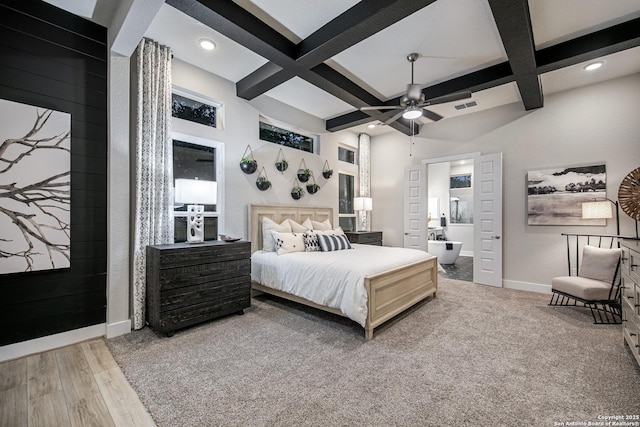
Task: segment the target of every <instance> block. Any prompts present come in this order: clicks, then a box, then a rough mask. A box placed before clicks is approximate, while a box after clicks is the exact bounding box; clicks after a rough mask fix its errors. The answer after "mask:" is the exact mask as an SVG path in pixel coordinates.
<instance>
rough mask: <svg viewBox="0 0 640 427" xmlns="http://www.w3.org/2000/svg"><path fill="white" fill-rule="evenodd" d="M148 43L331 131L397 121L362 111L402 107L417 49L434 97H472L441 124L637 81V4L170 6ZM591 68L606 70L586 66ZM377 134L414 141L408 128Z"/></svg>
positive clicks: (405, 1)
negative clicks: (207, 42) (623, 79)
mask: <svg viewBox="0 0 640 427" xmlns="http://www.w3.org/2000/svg"><path fill="white" fill-rule="evenodd" d="M52 1H53V0H52ZM56 1H58V2H61V1H62V2H63V1H70V0H56ZM101 2H103V0H98V4H100V3H101ZM156 10H157V8H156ZM153 13H155V11H154V12H153ZM145 35H146V36H148V37H151V38H153V39H155V40H157V41H159V42H160V43H163V44H166V45H168V46H170V47H171V48H172V50H173V53H174V56H175V57H177V58H180V59H181V60H184V61H186V62H189V63H192V64H194V65H196V66H198V67H200V68H203V69H205V70H207V71H210V72H212V73H214V74H217V75H219V76H221V77H224V78H226V79H228V80H230V81H232V82H234V83H235V84H236V92H237V95H238V96H239V97H241V98H244V99H247V100H251V99H255V98H257V97H270V98H273V99H276V100H278V101H280V102H283V103H285V104H288V105H291V106H293V107H295V108H298V109H300V110H302V111H305V112H307V113H309V114H312V115H314V116H317V117H319V118H321V119H324V120H325V122H326V128H327V130H329V131H336V130H340V129H347V128H350V129H354V130H356V131H360V130H361V129H362V126H364V125H366V124H379V123H380V122H381V121H385V120H386V119H387V118H388V117H389V116H390V115H392V114H394V113H395V112H391V113H390V112H389V111H388V110H380V111H379V110H372V111H366V112H363V111H360V110H359V108H361V107H366V106H372V105H373V106H375V105H388V106H397V105H399V103H400V99H401V97H402V95H403V94H404V93H405V92H406V89H407V84H408V83H410V82H411V77H412V76H411V65H410V63H409V62H408V61H407V55H408V54H410V53H413V52H415V53H419V54H420V58H419V59H418V60H417V61H416V62H415V64H414V76H413V77H414V81H415V82H416V83H419V84H420V86H421V87H422V88H423V89H422V90H423V93H424V94H425V97H426V98H427V99H431V98H434V97H438V96H442V95H446V94H450V93H455V92H459V91H471V92H472V98H471V99H465V100H463V101H457V102H451V103H446V104H439V105H434V106H430V107H428V108H429V109H430V110H431V111H433V112H435V113H437V114H439V115H440V116H442V117H443V118H444V120H446V119H447V118H448V117H452V116H456V115H461V114H470V113H473V112H477V111H481V110H483V109H487V108H493V107H496V106H500V105H504V104H508V103H513V102H518V103H520V104H521V105H522V108H523V109H526V110H532V109H537V108H544V96H545V95H548V94H550V93H553V92H557V91H562V90H567V89H570V88H574V87H578V86H582V85H588V84H592V83H595V82H598V81H603V80H608V79H611V78H616V77H620V76H624V75H629V74H634V73H638V72H640V47H639V46H640V2H639V1H638V0H615V1H602V0H529V1H526V0H437V1H436V0H361V1H356V0H321V1H320V0H307V1H299V0H237V1H229V0H228V1H224V0H166V1H165V3H164V4H163V5H162V6H161V7H160V9H159V11H158V12H157V14H156V15H155V18H154V19H153V21H152V23H151V25H150V26H149V27H148V29H147V30H146V32H145ZM202 38H208V39H211V40H212V41H214V43H215V44H216V49H214V50H213V51H204V50H202V49H201V48H200V47H199V46H198V41H199V40H200V39H202ZM595 60H599V61H604V65H603V66H602V67H601V68H600V69H599V70H596V71H593V72H590V73H589V72H587V71H585V70H584V69H583V66H584V65H586V64H587V63H590V62H592V61H595ZM469 103H471V104H473V103H475V104H477V105H475V106H468V107H467V106H466V105H467V104H469ZM461 105H464V106H465V108H461V107H460V106H461ZM456 106H458V109H456ZM430 122H431V120H430V119H428V118H427V117H421V118H420V119H418V120H416V124H417V125H419V126H428V125H429V123H430ZM378 129H379V130H378V131H377V132H385V131H390V130H392V129H395V130H397V131H400V132H403V133H405V134H409V133H410V132H411V127H410V122H409V121H406V120H404V119H400V120H398V121H396V122H393V123H391V124H390V125H388V126H379V127H378ZM367 132H368V133H370V134H375V133H376V131H375V130H373V131H372V130H371V129H367Z"/></svg>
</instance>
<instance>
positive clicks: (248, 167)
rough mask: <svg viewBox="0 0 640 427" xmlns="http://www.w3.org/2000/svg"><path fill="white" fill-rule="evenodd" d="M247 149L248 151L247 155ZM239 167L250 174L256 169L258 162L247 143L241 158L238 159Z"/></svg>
mask: <svg viewBox="0 0 640 427" xmlns="http://www.w3.org/2000/svg"><path fill="white" fill-rule="evenodd" d="M247 151H249V154H248V155H247ZM240 169H242V172H244V173H246V174H252V173H254V172H255V171H256V170H258V162H256V160H255V159H254V158H253V151H251V146H249V145H247V148H245V150H244V154H243V155H242V160H240Z"/></svg>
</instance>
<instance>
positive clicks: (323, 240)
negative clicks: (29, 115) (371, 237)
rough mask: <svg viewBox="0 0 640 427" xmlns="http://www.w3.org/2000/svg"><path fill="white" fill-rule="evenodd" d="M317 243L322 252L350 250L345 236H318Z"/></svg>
mask: <svg viewBox="0 0 640 427" xmlns="http://www.w3.org/2000/svg"><path fill="white" fill-rule="evenodd" d="M318 243H319V244H320V249H321V250H322V251H323V252H330V251H340V250H342V249H351V244H350V243H349V239H347V236H345V235H342V236H336V235H330V234H318Z"/></svg>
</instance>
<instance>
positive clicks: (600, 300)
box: [549, 234, 622, 324]
mask: <svg viewBox="0 0 640 427" xmlns="http://www.w3.org/2000/svg"><path fill="white" fill-rule="evenodd" d="M563 235H564V236H566V237H567V261H568V266H569V275H568V276H560V277H554V278H553V279H552V280H551V291H552V295H551V301H550V302H549V305H552V306H576V307H586V308H589V309H590V310H591V314H592V316H593V321H594V323H597V324H620V323H622V312H621V305H620V281H621V278H620V258H621V254H622V252H621V250H620V248H619V247H618V241H617V237H618V236H610V235H595V234H563ZM574 241H575V245H574ZM572 259H575V261H574V262H572ZM573 266H575V272H574V268H573Z"/></svg>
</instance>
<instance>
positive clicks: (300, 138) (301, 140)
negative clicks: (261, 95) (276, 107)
mask: <svg viewBox="0 0 640 427" xmlns="http://www.w3.org/2000/svg"><path fill="white" fill-rule="evenodd" d="M259 126H260V139H261V140H263V141H267V142H273V143H274V144H280V145H284V146H286V147H291V148H296V149H298V150H302V151H306V152H308V153H313V152H314V150H315V145H316V144H315V142H316V140H317V136H310V135H304V134H303V133H299V132H300V131H297V132H294V131H293V130H289V129H284V128H283V127H280V126H276V124H274V123H272V122H271V121H270V120H268V119H266V118H264V117H260V124H259Z"/></svg>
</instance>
